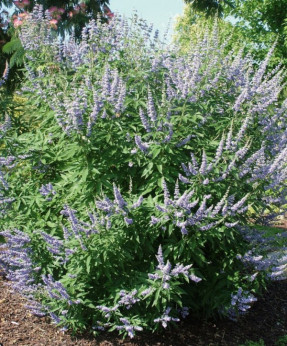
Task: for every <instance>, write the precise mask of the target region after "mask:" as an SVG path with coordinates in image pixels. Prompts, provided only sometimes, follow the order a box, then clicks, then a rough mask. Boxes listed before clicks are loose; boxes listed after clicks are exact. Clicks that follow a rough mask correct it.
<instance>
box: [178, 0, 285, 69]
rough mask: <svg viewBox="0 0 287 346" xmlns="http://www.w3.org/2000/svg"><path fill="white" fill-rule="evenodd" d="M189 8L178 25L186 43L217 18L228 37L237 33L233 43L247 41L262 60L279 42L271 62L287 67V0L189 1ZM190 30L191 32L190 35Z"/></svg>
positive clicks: (253, 52)
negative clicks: (201, 27) (204, 25)
mask: <svg viewBox="0 0 287 346" xmlns="http://www.w3.org/2000/svg"><path fill="white" fill-rule="evenodd" d="M185 3H187V8H186V10H185V12H184V15H183V16H181V17H180V19H179V20H178V24H177V37H178V38H180V40H181V42H182V43H184V44H186V43H187V42H188V41H189V39H188V36H190V40H192V39H193V38H192V37H193V36H192V35H194V33H195V32H196V31H198V27H200V26H202V25H203V23H205V24H206V25H207V24H208V23H209V24H208V25H210V23H212V21H213V18H214V17H215V16H217V17H218V18H219V20H218V24H219V27H220V29H221V31H222V32H224V33H225V36H228V35H230V34H235V36H234V38H233V39H232V40H233V44H236V43H238V41H240V42H241V43H240V44H242V43H243V44H244V45H246V46H247V47H248V51H249V52H250V53H251V54H252V55H253V56H254V58H255V60H256V61H261V60H262V59H263V57H264V56H265V55H266V53H267V51H268V50H269V49H270V47H271V46H272V45H273V44H274V42H275V41H277V45H276V48H275V52H274V56H273V58H272V61H271V65H274V66H275V65H277V64H278V63H279V62H280V63H282V64H283V65H285V66H287V41H286V35H287V11H286V9H287V0H265V1H262V0H230V1H225V0H218V1H217V0H185ZM187 33H189V35H188V34H187Z"/></svg>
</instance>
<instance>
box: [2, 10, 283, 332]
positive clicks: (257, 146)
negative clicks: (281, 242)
mask: <svg viewBox="0 0 287 346" xmlns="http://www.w3.org/2000/svg"><path fill="white" fill-rule="evenodd" d="M20 36H21V40H22V44H23V47H24V48H25V50H26V56H27V61H26V63H25V69H26V71H27V80H28V81H27V83H26V84H25V87H24V88H23V95H22V96H23V97H25V98H26V103H27V104H26V113H25V114H24V115H22V116H21V118H20V120H19V121H20V122H22V125H23V126H22V127H21V129H22V130H21V131H17V130H16V129H15V126H13V119H12V120H11V118H8V117H6V118H5V115H4V114H3V119H2V120H3V121H2V125H1V158H0V179H1V190H0V191H1V195H0V198H1V199H0V201H1V221H0V222H1V229H2V231H1V233H0V234H1V235H2V236H3V237H4V238H5V243H3V245H2V252H1V253H0V266H1V267H2V268H3V269H4V270H5V272H6V274H7V276H8V278H9V279H11V280H12V281H13V284H14V288H15V289H16V290H19V291H21V292H22V293H24V294H25V295H26V296H27V297H28V299H30V304H29V306H28V307H29V308H30V309H31V310H32V311H33V312H34V313H36V314H38V315H43V314H49V315H50V316H51V317H52V318H53V319H54V320H55V322H56V323H59V324H60V325H61V326H62V327H63V328H72V329H73V330H83V329H92V328H93V329H94V331H95V333H96V332H97V331H99V330H104V329H109V330H115V329H116V330H119V331H120V332H123V333H126V334H128V335H130V336H133V335H134V332H135V331H140V330H142V329H144V328H147V329H151V330H154V329H156V328H158V327H161V326H163V327H166V326H167V324H168V323H169V322H171V323H173V322H177V321H179V319H181V318H184V317H185V316H187V315H188V314H189V313H192V314H194V315H196V314H198V315H202V314H204V315H210V314H217V313H221V314H229V315H230V317H232V318H236V316H237V315H238V314H239V313H242V312H244V311H246V310H247V309H248V308H249V307H250V304H251V303H252V302H253V301H254V300H255V298H254V293H256V292H258V290H259V288H260V285H262V284H263V282H264V276H265V274H266V272H267V275H268V276H271V277H274V278H280V276H281V274H282V271H283V269H284V263H285V262H284V258H283V259H281V260H278V259H277V257H276V256H275V257H276V258H275V257H274V258H273V259H272V258H270V257H268V258H267V257H264V256H263V257H262V256H259V257H258V256H257V255H256V251H255V250H254V249H255V246H254V242H253V241H251V238H252V237H251V236H252V234H253V233H254V232H253V233H252V232H251V231H250V233H249V232H248V231H247V230H246V225H247V220H248V215H247V212H248V206H252V208H253V210H256V211H257V212H259V211H261V210H263V209H264V208H266V206H268V205H269V204H270V203H273V204H276V203H277V204H278V205H282V204H284V203H285V189H284V181H285V180H286V174H287V170H286V160H287V156H286V151H287V137H286V134H287V133H286V105H287V104H286V102H285V103H283V104H282V105H281V106H279V105H278V104H277V98H278V95H279V93H280V91H281V88H282V86H281V84H280V83H281V80H282V71H280V70H279V69H276V70H274V71H273V72H272V73H270V74H268V75H266V74H265V69H266V66H267V64H268V59H269V58H270V55H271V54H272V51H271V52H270V53H269V55H268V56H267V57H266V60H265V61H264V62H263V63H262V64H261V66H260V67H259V68H258V70H256V71H254V70H253V69H252V59H251V58H250V57H243V56H241V55H240V54H239V55H236V56H233V55H232V54H229V55H228V56H225V55H224V53H223V51H224V47H219V45H218V42H217V36H216V33H215V32H213V33H210V34H207V35H206V37H205V38H204V40H203V41H202V42H200V44H198V45H197V46H195V47H191V49H190V51H189V53H188V54H187V55H184V56H181V55H180V54H179V52H178V51H177V49H176V47H167V46H165V45H164V44H162V43H161V42H160V40H159V39H158V34H157V32H155V33H153V31H152V27H151V26H149V25H148V24H147V23H146V22H144V21H142V20H140V19H138V18H137V16H135V17H133V18H132V19H131V20H130V21H127V20H125V19H123V18H121V17H115V18H114V19H113V20H112V21H110V23H109V24H101V23H100V22H96V21H94V20H92V21H91V22H90V23H89V25H88V26H86V27H85V28H84V30H83V34H82V40H81V41H79V42H78V41H76V40H75V39H74V37H70V39H69V40H68V41H65V42H59V40H58V38H57V37H55V36H53V33H52V32H51V31H50V29H49V26H48V19H45V18H43V16H42V13H41V9H37V10H36V11H34V12H33V14H32V15H31V16H30V17H29V18H27V20H26V23H24V24H23V25H22V27H21V34H20ZM11 123H12V126H11ZM253 235H254V234H253ZM250 237H251V238H250ZM4 238H3V239H4ZM253 238H254V237H253ZM253 238H252V239H253ZM253 247H254V249H252V248H253ZM256 248H258V246H257V247H256ZM280 261H281V262H280ZM279 262H280V266H279V264H278V266H274V263H279ZM263 274H264V275H263Z"/></svg>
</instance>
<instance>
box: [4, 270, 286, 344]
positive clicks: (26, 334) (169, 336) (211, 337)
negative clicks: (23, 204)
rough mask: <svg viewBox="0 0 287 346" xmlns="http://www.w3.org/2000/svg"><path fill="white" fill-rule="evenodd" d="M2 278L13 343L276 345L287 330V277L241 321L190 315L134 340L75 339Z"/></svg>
mask: <svg viewBox="0 0 287 346" xmlns="http://www.w3.org/2000/svg"><path fill="white" fill-rule="evenodd" d="M5 283H7V281H5V280H4V279H3V278H2V277H1V276H0V343H2V345H3V346H8V345H17V346H25V345H29V346H30V345H35V346H36V345H37V346H42V345H45V346H50V345H53V346H54V345H59V346H62V345H71V346H72V345H73V346H74V345H81V346H88V345H89V346H90V345H99V346H107V345H126V346H132V345H134V346H135V345H138V346H151V345H172V346H173V345H175V346H177V345H178V346H183V345H186V346H188V345H192V346H193V345H194V346H199V345H203V346H215V345H228V346H233V345H234V346H238V345H240V344H243V343H245V342H246V340H252V341H259V340H260V339H263V340H264V342H265V345H267V346H269V345H270V346H272V345H275V343H276V341H277V340H278V338H279V337H281V336H283V335H285V334H287V296H286V292H287V280H284V281H281V282H279V281H278V282H275V283H272V284H271V285H270V286H269V288H268V291H267V292H266V293H265V294H264V295H263V296H262V297H261V298H260V299H259V300H258V302H256V303H255V304H254V306H253V307H252V309H251V311H250V312H249V314H247V315H246V316H245V317H243V318H242V319H241V320H240V321H239V322H237V323H236V322H232V321H229V320H219V321H197V320H191V319H187V320H185V321H183V322H181V323H180V324H179V325H178V328H177V329H173V330H164V331H163V333H162V334H151V333H139V335H138V336H136V337H135V338H134V339H130V338H126V339H125V340H122V339H121V338H119V336H118V334H113V333H106V334H102V335H100V336H98V337H97V338H91V337H89V336H81V337H77V338H72V337H71V335H69V334H68V333H63V332H62V331H60V330H59V329H57V328H56V327H55V326H54V325H52V324H50V323H49V320H48V319H47V318H38V317H35V316H33V315H31V314H30V313H29V311H27V310H26V309H25V308H24V305H25V300H24V299H23V298H21V297H20V296H19V295H17V294H14V293H12V292H11V290H10V288H9V286H7V285H5Z"/></svg>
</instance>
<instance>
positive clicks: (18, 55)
mask: <svg viewBox="0 0 287 346" xmlns="http://www.w3.org/2000/svg"><path fill="white" fill-rule="evenodd" d="M2 50H3V52H4V53H6V54H9V55H11V54H12V56H11V58H10V63H9V65H10V68H11V67H13V66H14V65H16V66H21V65H23V59H24V54H25V51H24V48H23V46H22V44H21V41H20V39H19V38H17V37H14V38H12V40H11V41H10V42H7V43H6V44H5V45H4V46H3V49H2Z"/></svg>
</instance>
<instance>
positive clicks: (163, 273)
mask: <svg viewBox="0 0 287 346" xmlns="http://www.w3.org/2000/svg"><path fill="white" fill-rule="evenodd" d="M156 258H157V261H158V266H157V271H156V273H155V274H148V277H149V279H151V280H154V281H157V280H159V281H160V282H161V284H162V288H163V289H165V290H168V289H169V288H170V284H169V281H170V280H171V279H172V278H173V277H175V278H177V277H178V276H179V275H184V276H185V277H186V278H188V279H190V280H191V281H194V282H200V281H201V280H202V279H201V278H199V277H198V276H196V275H194V274H192V273H190V268H191V267H192V264H189V265H187V266H184V265H182V264H179V263H178V264H176V266H175V267H174V268H173V269H172V266H171V264H170V262H169V261H167V263H164V258H163V254H162V248H161V246H159V248H158V253H157V256H156Z"/></svg>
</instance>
